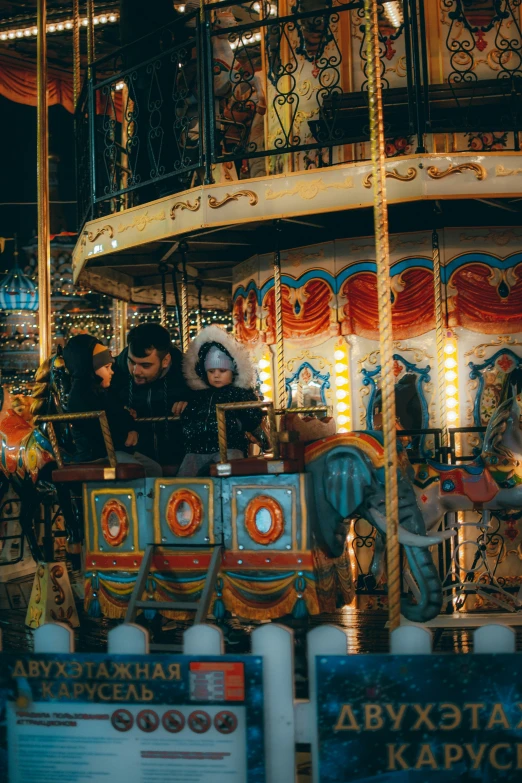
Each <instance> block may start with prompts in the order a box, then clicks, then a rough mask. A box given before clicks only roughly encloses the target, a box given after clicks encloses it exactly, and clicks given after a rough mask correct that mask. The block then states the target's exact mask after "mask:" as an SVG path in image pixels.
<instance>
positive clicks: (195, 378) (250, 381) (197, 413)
mask: <svg viewBox="0 0 522 783" xmlns="http://www.w3.org/2000/svg"><path fill="white" fill-rule="evenodd" d="M216 344H217V345H219V346H220V348H222V349H224V351H225V353H227V354H228V355H229V356H230V358H231V359H232V360H233V361H234V365H235V369H234V378H233V382H232V384H230V386H223V387H221V388H214V387H212V386H209V384H208V383H207V376H206V372H205V368H204V362H205V357H206V355H207V353H208V351H209V349H210V347H211V346H212V345H216ZM183 373H184V375H185V378H186V379H187V383H188V385H189V387H190V389H191V390H192V396H191V399H190V401H189V404H188V406H187V407H186V408H185V410H184V412H183V415H182V417H181V421H182V425H183V435H184V438H185V447H186V450H187V453H190V454H214V453H215V452H217V451H219V439H218V427H217V417H216V405H217V404H218V403H226V402H246V401H248V400H252V401H253V402H258V401H259V398H258V396H257V395H256V393H255V391H254V389H253V386H254V371H253V367H252V364H251V362H250V357H249V356H248V352H247V351H246V349H245V348H244V347H243V346H242V345H240V343H238V342H237V341H236V340H235V339H234V338H233V337H232V336H231V335H228V334H227V333H226V332H224V331H223V330H222V329H220V328H219V327H218V326H209V327H207V328H206V329H203V330H202V331H201V332H200V333H199V334H198V336H197V337H196V338H195V340H193V341H192V342H191V344H190V346H189V349H188V351H187V353H186V355H185V357H184V359H183ZM262 418H263V414H262V412H261V411H260V410H259V408H252V409H250V410H248V409H247V410H242V411H228V412H227V413H226V422H227V447H228V448H229V449H239V450H240V451H243V452H244V453H246V449H247V447H248V439H247V437H246V432H252V431H253V430H255V429H256V428H257V427H258V426H259V424H260V422H261V419H262Z"/></svg>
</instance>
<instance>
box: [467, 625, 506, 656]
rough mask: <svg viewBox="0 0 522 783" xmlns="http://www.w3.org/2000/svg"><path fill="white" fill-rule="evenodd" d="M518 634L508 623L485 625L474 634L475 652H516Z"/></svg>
mask: <svg viewBox="0 0 522 783" xmlns="http://www.w3.org/2000/svg"><path fill="white" fill-rule="evenodd" d="M515 650H516V636H515V631H514V630H513V628H509V626H507V625H496V624H495V623H492V624H491V625H484V626H482V628H477V630H476V631H475V632H474V634H473V652H474V653H514V652H515Z"/></svg>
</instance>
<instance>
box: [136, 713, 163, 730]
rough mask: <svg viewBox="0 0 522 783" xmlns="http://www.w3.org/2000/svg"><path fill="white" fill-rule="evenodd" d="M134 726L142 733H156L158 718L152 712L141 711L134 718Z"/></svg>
mask: <svg viewBox="0 0 522 783" xmlns="http://www.w3.org/2000/svg"><path fill="white" fill-rule="evenodd" d="M136 725H137V726H138V728H139V729H141V730H142V731H145V732H147V734H150V733H151V732H152V731H156V729H157V728H158V726H159V716H158V714H157V713H156V712H154V710H142V711H141V712H138V716H137V718H136Z"/></svg>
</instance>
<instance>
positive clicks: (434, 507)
mask: <svg viewBox="0 0 522 783" xmlns="http://www.w3.org/2000/svg"><path fill="white" fill-rule="evenodd" d="M511 391H512V390H511V389H510V390H509V392H511ZM509 392H508V393H509ZM504 396H506V395H504ZM399 465H400V468H399V471H398V493H399V541H400V542H401V543H402V544H403V545H404V549H405V553H406V557H407V560H408V566H409V571H410V576H411V577H412V578H413V580H414V581H415V583H416V587H417V589H416V590H415V591H414V592H415V593H416V594H417V603H416V604H415V605H412V604H409V603H408V602H407V601H404V603H403V607H402V610H403V613H404V614H405V616H407V617H408V618H409V619H410V620H413V621H416V622H426V621H427V620H430V619H432V618H433V617H436V616H437V614H438V613H439V612H440V610H441V607H442V586H441V583H440V578H439V575H438V572H437V569H436V566H435V564H434V561H433V558H432V556H431V554H430V552H429V547H430V546H433V545H435V544H439V543H441V541H443V540H444V539H446V538H449V537H450V536H452V535H455V534H456V530H455V529H449V530H444V531H441V532H435V530H436V528H437V527H438V526H439V524H440V522H441V520H442V518H443V516H444V514H445V513H446V512H448V511H466V510H482V509H486V510H491V511H497V512H500V511H502V510H503V509H504V510H505V509H520V508H522V430H521V428H520V408H519V404H518V401H517V393H516V389H514V390H513V391H512V396H510V397H509V399H505V400H504V401H503V402H501V404H500V405H499V406H498V408H497V409H496V410H495V411H494V413H493V415H492V417H491V419H490V421H489V424H488V427H487V430H486V433H485V436H484V443H483V447H482V453H481V454H480V456H479V457H478V458H477V459H476V460H475V461H474V462H472V463H467V464H465V465H446V464H442V463H438V462H436V461H434V460H426V462H425V463H423V464H420V465H414V466H412V465H410V463H409V461H408V459H407V457H406V453H405V452H404V451H403V450H402V449H401V450H400V454H399ZM306 470H307V472H310V473H312V474H313V477H314V492H315V501H316V507H317V515H318V519H319V520H321V522H320V525H319V527H318V530H317V531H316V532H317V535H318V537H319V539H320V540H321V543H322V545H323V546H324V547H325V548H326V550H327V551H329V552H330V553H331V554H332V555H333V556H334V557H335V556H338V555H339V554H340V553H341V551H342V548H343V546H344V541H345V538H346V528H345V525H344V524H343V523H344V520H346V519H350V518H351V517H354V516H360V517H362V518H364V519H366V520H367V521H368V522H370V523H371V524H372V525H373V526H374V527H375V528H376V530H377V532H378V533H379V534H380V535H379V536H377V541H378V544H379V545H378V546H376V556H377V557H379V555H380V557H381V563H382V554H383V551H384V547H383V546H382V540H381V536H382V537H383V538H384V537H385V536H386V516H385V486H384V448H383V439H382V433H380V432H350V433H346V434H338V435H333V436H331V437H329V438H325V439H323V440H321V441H318V442H317V443H312V444H310V446H308V447H307V449H306ZM375 567H378V566H376V565H375V563H374V566H372V572H375Z"/></svg>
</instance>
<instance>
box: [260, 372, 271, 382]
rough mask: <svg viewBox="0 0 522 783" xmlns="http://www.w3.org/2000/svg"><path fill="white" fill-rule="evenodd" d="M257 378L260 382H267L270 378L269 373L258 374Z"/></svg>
mask: <svg viewBox="0 0 522 783" xmlns="http://www.w3.org/2000/svg"><path fill="white" fill-rule="evenodd" d="M259 378H260V379H261V380H262V381H268V379H269V378H270V373H268V372H260V373H259Z"/></svg>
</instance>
